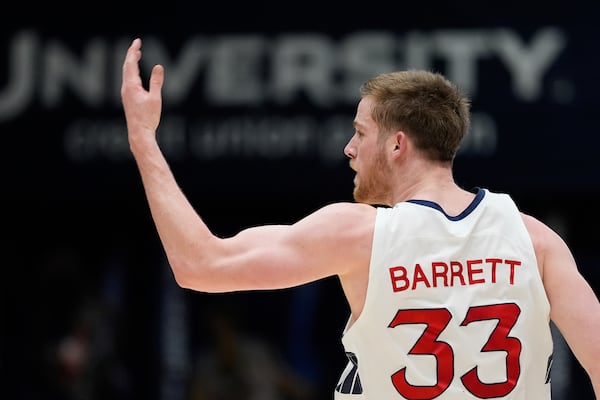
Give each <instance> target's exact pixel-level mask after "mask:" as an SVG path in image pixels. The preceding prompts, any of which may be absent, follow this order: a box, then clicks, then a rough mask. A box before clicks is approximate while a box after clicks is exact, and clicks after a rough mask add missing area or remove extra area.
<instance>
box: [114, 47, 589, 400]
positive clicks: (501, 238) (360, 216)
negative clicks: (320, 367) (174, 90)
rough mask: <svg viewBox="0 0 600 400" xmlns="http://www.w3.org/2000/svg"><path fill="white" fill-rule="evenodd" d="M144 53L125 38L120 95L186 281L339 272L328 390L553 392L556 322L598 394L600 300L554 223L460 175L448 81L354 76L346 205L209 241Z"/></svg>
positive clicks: (212, 288)
mask: <svg viewBox="0 0 600 400" xmlns="http://www.w3.org/2000/svg"><path fill="white" fill-rule="evenodd" d="M140 58H141V40H140V39H135V40H134V41H133V43H132V44H131V46H130V48H129V50H128V51H127V55H126V57H125V62H124V64H123V84H122V89H121V96H122V101H123V107H124V111H125V116H126V120H127V129H128V137H129V143H130V148H131V151H132V153H133V156H134V158H135V160H136V163H137V166H138V169H139V172H140V175H141V179H142V182H143V184H144V188H145V191H146V196H147V199H148V202H149V206H150V210H151V213H152V216H153V218H154V222H155V224H156V228H157V230H158V233H159V236H160V239H161V241H162V244H163V246H164V249H165V252H166V255H167V258H168V260H169V263H170V266H171V268H172V270H173V273H174V276H175V279H176V281H177V283H178V284H179V285H180V286H181V287H184V288H189V289H193V290H197V291H201V292H231V291H242V290H261V289H264V290H267V289H278V288H289V287H294V286H298V285H302V284H305V283H308V282H312V281H316V280H319V279H322V278H326V277H330V276H337V277H338V278H339V281H340V284H341V286H342V288H343V291H344V294H345V295H346V298H347V301H348V304H349V307H350V311H351V315H350V317H349V319H348V323H347V325H346V328H345V329H344V333H343V337H342V342H343V344H344V347H345V350H346V354H347V355H348V358H349V363H348V366H347V368H346V369H345V370H344V371H343V372H342V375H341V377H340V380H339V382H338V384H337V386H336V388H335V398H336V399H337V400H340V399H356V400H358V399H370V400H382V399H386V400H392V399H439V400H456V399H478V398H480V399H482V398H485V399H489V398H494V399H536V400H542V399H550V395H551V390H550V368H551V365H552V352H553V343H552V336H551V331H550V325H549V323H550V320H552V321H553V322H554V323H555V324H556V326H557V327H558V328H559V329H560V331H561V333H562V334H563V336H564V338H565V339H566V341H567V343H568V344H569V345H570V348H571V349H572V351H573V353H574V354H575V356H576V357H577V359H578V360H579V362H580V363H581V365H582V366H583V368H584V369H585V370H586V371H587V373H588V374H589V377H590V379H591V382H592V385H593V388H594V390H595V393H596V395H598V393H600V363H599V362H598V360H600V335H598V332H600V302H599V301H598V298H597V297H596V295H595V293H594V292H593V290H592V288H591V287H590V285H589V284H588V283H587V282H586V281H585V280H584V278H583V276H582V275H581V274H580V272H579V271H578V267H577V265H576V263H575V261H574V258H573V256H572V254H571V251H570V249H569V248H568V247H567V245H566V244H565V242H564V241H563V240H562V239H561V238H560V236H559V235H558V234H557V233H555V232H554V231H553V230H551V229H550V228H549V227H548V226H546V225H545V224H543V223H542V222H540V221H539V220H537V219H535V218H534V217H532V216H529V215H525V214H523V213H522V212H520V211H519V209H518V208H517V206H516V205H515V203H514V202H513V201H512V199H511V198H510V196H509V195H507V194H503V193H494V192H491V191H490V190H488V189H485V188H476V189H474V190H472V191H469V190H465V189H463V188H461V187H459V186H458V185H457V184H456V183H455V181H454V177H453V169H452V166H453V160H454V158H455V155H456V152H457V151H458V148H459V145H460V144H461V141H462V139H463V137H464V135H465V134H466V132H467V131H468V129H469V124H470V101H469V99H468V98H467V97H466V96H464V95H463V94H462V92H461V91H460V90H459V88H457V87H456V86H455V85H454V84H453V83H452V82H450V81H448V80H447V79H446V78H445V77H444V76H442V75H441V74H438V73H432V72H429V71H420V70H407V71H398V72H392V73H387V74H381V75H378V76H375V77H373V78H372V79H370V80H368V81H367V82H365V83H364V84H363V85H362V87H361V92H360V94H361V100H360V102H359V104H358V107H357V111H356V116H355V118H354V121H353V124H354V128H355V131H354V135H353V136H352V138H351V139H350V141H349V142H348V144H347V145H346V147H345V149H344V152H345V154H346V155H347V156H348V157H349V159H350V167H351V168H352V169H353V170H354V171H355V172H356V175H355V178H354V186H355V187H354V199H355V200H356V201H355V202H342V203H335V204H330V205H327V206H325V207H323V208H321V209H319V210H316V211H315V212H314V213H312V214H310V215H308V216H307V217H305V218H303V219H301V220H299V221H298V222H296V223H294V224H291V225H265V226H258V227H252V228H249V229H245V230H243V231H241V232H239V233H238V234H237V235H234V236H232V237H228V238H219V237H216V236H215V235H213V233H212V232H211V231H210V230H209V229H208V227H207V226H206V225H205V223H204V222H203V220H202V218H201V217H200V216H199V215H198V214H197V213H196V211H195V210H194V208H193V207H192V205H191V204H190V203H189V201H188V200H187V199H186V196H185V195H184V194H183V192H182V191H181V190H180V188H179V186H178V184H177V182H176V180H175V178H174V176H173V174H172V172H171V170H170V168H169V165H168V164H167V161H166V159H165V158H164V156H163V154H162V152H161V149H160V147H159V145H158V142H157V138H156V130H157V128H158V125H159V122H160V116H161V108H162V100H161V89H162V85H163V82H164V69H163V67H162V65H156V66H154V68H153V70H152V73H151V76H150V82H149V88H148V90H146V89H145V88H144V87H143V85H142V82H141V78H140V73H139V66H138V63H139V60H140ZM340 249H343V251H340Z"/></svg>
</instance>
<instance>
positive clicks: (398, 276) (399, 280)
mask: <svg viewBox="0 0 600 400" xmlns="http://www.w3.org/2000/svg"><path fill="white" fill-rule="evenodd" d="M390 278H391V280H392V290H393V291H394V292H401V291H403V290H405V289H407V288H408V285H409V284H410V283H409V282H408V278H407V277H406V268H404V267H403V266H401V265H399V266H397V267H392V268H390Z"/></svg>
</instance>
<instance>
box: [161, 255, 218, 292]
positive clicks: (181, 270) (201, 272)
mask: <svg viewBox="0 0 600 400" xmlns="http://www.w3.org/2000/svg"><path fill="white" fill-rule="evenodd" d="M169 265H170V267H171V271H172V272H173V277H174V279H175V282H176V283H177V285H178V286H179V287H181V288H183V289H190V290H194V291H197V292H204V293H217V292H221V291H222V289H221V288H220V283H219V280H218V279H217V277H218V276H219V274H217V273H215V272H214V268H211V267H210V264H209V263H208V262H206V261H200V260H194V261H190V260H186V259H171V260H169Z"/></svg>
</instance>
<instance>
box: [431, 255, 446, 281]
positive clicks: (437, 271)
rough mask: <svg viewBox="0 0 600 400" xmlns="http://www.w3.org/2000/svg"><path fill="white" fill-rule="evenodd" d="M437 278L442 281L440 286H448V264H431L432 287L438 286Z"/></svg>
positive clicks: (439, 262)
mask: <svg viewBox="0 0 600 400" xmlns="http://www.w3.org/2000/svg"><path fill="white" fill-rule="evenodd" d="M438 278H439V279H441V280H442V286H446V287H447V286H448V264H446V263H445V262H441V261H434V262H432V263H431V281H432V282H433V287H437V286H438V283H437V281H438Z"/></svg>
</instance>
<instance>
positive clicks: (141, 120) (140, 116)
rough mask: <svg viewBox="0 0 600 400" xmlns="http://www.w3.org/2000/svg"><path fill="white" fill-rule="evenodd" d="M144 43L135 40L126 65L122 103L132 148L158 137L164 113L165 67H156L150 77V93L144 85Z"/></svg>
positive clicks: (126, 58) (122, 87)
mask: <svg viewBox="0 0 600 400" xmlns="http://www.w3.org/2000/svg"><path fill="white" fill-rule="evenodd" d="M141 48H142V40H141V39H139V38H136V39H135V40H133V42H132V43H131V45H130V46H129V49H128V50H127V54H126V56H125V61H124V62H123V81H122V84H121V100H122V102H123V109H124V110H125V119H126V120H127V130H128V133H129V141H130V145H131V144H133V142H135V141H137V140H144V138H146V139H147V138H148V137H151V138H153V139H154V138H155V134H156V129H157V128H158V125H159V123H160V117H161V110H162V97H161V89H162V85H163V82H164V68H163V66H162V65H155V66H154V67H153V68H152V73H151V75H150V84H149V86H148V90H146V89H145V88H144V87H143V85H142V79H141V77H140V68H139V61H140V59H141V58H142V50H141Z"/></svg>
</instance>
